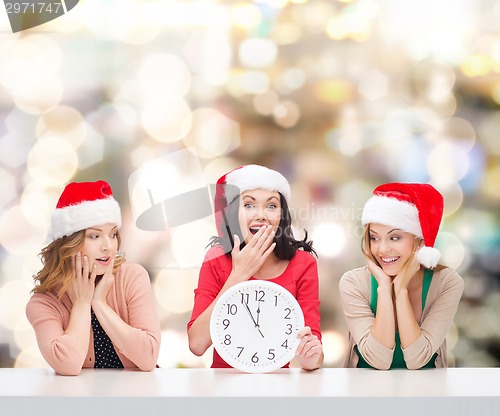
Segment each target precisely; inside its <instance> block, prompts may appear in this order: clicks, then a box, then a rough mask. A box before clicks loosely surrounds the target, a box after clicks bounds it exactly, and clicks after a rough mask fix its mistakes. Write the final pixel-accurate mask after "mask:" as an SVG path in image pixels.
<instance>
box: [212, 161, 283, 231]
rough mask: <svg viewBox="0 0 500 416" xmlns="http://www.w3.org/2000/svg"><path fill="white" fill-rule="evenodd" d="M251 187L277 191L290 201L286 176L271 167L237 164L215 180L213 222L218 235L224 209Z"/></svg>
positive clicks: (222, 223) (221, 225)
mask: <svg viewBox="0 0 500 416" xmlns="http://www.w3.org/2000/svg"><path fill="white" fill-rule="evenodd" d="M253 189H266V190H269V191H277V192H279V193H280V194H281V195H283V197H284V198H285V200H286V202H287V203H288V204H289V203H290V197H291V191H290V184H289V183H288V181H287V180H286V178H285V177H284V176H283V175H282V174H281V173H279V172H278V171H275V170H273V169H269V168H266V167H265V166H260V165H245V166H239V167H237V168H235V169H233V170H232V171H230V172H228V173H226V174H225V175H222V176H221V177H220V178H219V180H218V181H217V185H216V188H215V197H214V212H215V222H216V226H217V231H218V233H219V236H222V235H223V234H222V228H223V226H224V223H225V222H226V221H224V211H225V209H226V208H227V206H228V205H229V204H231V203H232V202H233V201H234V200H235V198H236V197H237V196H238V195H239V194H241V193H242V192H245V191H249V190H253Z"/></svg>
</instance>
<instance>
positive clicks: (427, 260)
mask: <svg viewBox="0 0 500 416" xmlns="http://www.w3.org/2000/svg"><path fill="white" fill-rule="evenodd" d="M417 259H418V261H419V262H420V264H422V265H424V266H425V267H427V268H428V269H433V268H434V267H436V266H437V264H438V263H439V260H440V259H441V253H440V252H439V250H438V249H436V248H434V247H427V246H425V247H421V248H420V249H419V250H418V251H417Z"/></svg>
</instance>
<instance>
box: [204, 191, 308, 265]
mask: <svg viewBox="0 0 500 416" xmlns="http://www.w3.org/2000/svg"><path fill="white" fill-rule="evenodd" d="M278 193H279V192H278ZM279 195H280V204H281V219H280V223H279V225H278V229H277V230H276V235H275V237H274V242H275V243H276V247H275V248H274V255H275V257H276V258H277V259H279V260H291V259H292V258H293V256H294V255H295V252H296V251H297V250H299V249H302V250H304V251H307V252H310V253H313V254H314V255H316V257H317V254H316V251H315V250H314V249H313V247H312V244H313V242H312V241H307V231H306V230H304V239H303V240H296V239H295V237H294V236H293V231H292V216H291V214H290V210H289V208H288V204H287V202H286V199H285V198H284V197H283V195H281V193H279ZM239 209H240V195H238V196H237V197H236V198H234V200H233V201H231V202H230V203H229V204H228V206H227V208H226V209H225V211H224V212H222V213H221V214H222V216H223V219H224V227H223V229H222V237H220V236H212V237H211V238H210V242H209V243H208V246H210V247H213V246H215V245H217V244H219V245H221V246H222V247H223V248H224V252H225V253H226V255H227V256H230V255H231V251H232V250H233V246H234V241H233V235H235V234H236V235H237V236H238V237H239V239H240V241H241V244H240V250H241V249H243V247H245V242H244V241H243V240H244V239H243V236H242V233H241V229H240V223H239V219H238V212H239Z"/></svg>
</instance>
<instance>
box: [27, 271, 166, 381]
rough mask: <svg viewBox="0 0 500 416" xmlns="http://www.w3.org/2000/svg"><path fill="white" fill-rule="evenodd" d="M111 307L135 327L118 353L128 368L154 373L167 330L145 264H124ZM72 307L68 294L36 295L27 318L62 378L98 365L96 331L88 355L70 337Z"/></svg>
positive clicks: (31, 301) (31, 300)
mask: <svg viewBox="0 0 500 416" xmlns="http://www.w3.org/2000/svg"><path fill="white" fill-rule="evenodd" d="M107 302H108V304H109V306H110V307H111V308H112V309H113V310H114V311H115V312H116V313H117V314H118V315H119V316H120V318H121V319H123V321H124V322H126V323H127V324H128V325H130V326H131V327H133V330H131V331H130V333H129V335H128V337H127V340H126V342H125V345H124V347H123V349H122V350H121V351H119V350H117V349H116V348H115V349H116V353H117V354H118V357H120V360H121V362H122V363H123V366H124V367H125V368H139V369H141V370H142V371H150V370H152V369H153V368H154V367H155V365H156V360H157V358H158V353H159V351H160V337H161V329H160V322H159V320H158V316H157V313H156V309H155V304H154V300H153V294H152V290H151V283H150V280H149V275H148V273H147V271H146V270H145V269H144V268H143V267H142V266H141V265H139V264H134V263H124V264H122V265H121V266H120V268H119V269H118V272H117V273H116V275H115V282H114V285H113V287H112V288H111V290H110V292H109V294H108V297H107ZM71 306H72V303H71V300H70V299H69V296H68V295H67V294H64V295H63V296H62V298H61V300H58V299H57V297H56V296H55V295H54V294H53V293H35V294H34V295H33V296H32V297H31V299H30V300H29V302H28V305H27V306H26V316H27V317H28V320H29V321H30V323H31V325H32V326H33V329H34V330H35V333H36V338H37V342H38V347H39V348H40V352H41V353H42V355H43V357H44V358H45V360H46V361H47V362H48V363H49V365H50V366H51V367H52V368H53V369H54V370H55V371H56V372H57V373H59V374H62V375H78V374H79V373H80V371H81V369H82V367H83V368H88V367H90V368H93V367H94V361H95V357H94V338H93V333H92V327H91V326H89V331H90V341H89V348H88V351H82V350H81V348H80V347H79V346H78V345H77V343H76V341H75V339H74V338H73V337H72V336H71V335H69V334H65V333H64V331H65V329H66V327H67V326H68V323H69V317H70V311H71Z"/></svg>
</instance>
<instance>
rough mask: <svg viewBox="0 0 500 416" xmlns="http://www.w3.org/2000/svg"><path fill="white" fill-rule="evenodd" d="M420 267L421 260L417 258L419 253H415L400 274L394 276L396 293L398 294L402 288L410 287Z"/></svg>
mask: <svg viewBox="0 0 500 416" xmlns="http://www.w3.org/2000/svg"><path fill="white" fill-rule="evenodd" d="M419 269H420V262H419V261H418V259H417V255H416V254H413V256H412V257H410V258H409V259H408V262H407V263H406V264H405V265H404V267H403V268H402V269H401V271H400V272H399V273H398V275H397V276H396V277H395V278H394V293H395V294H396V295H397V294H398V293H399V292H400V291H401V289H408V286H409V285H410V282H411V280H412V279H413V277H414V276H416V274H417V272H418V270H419Z"/></svg>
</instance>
